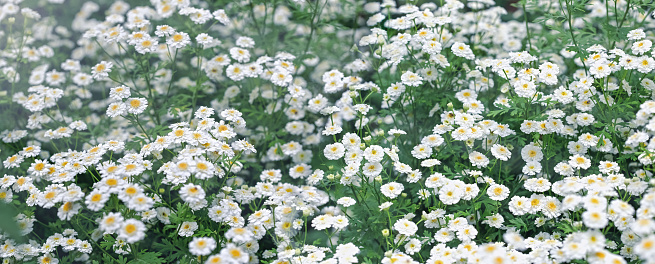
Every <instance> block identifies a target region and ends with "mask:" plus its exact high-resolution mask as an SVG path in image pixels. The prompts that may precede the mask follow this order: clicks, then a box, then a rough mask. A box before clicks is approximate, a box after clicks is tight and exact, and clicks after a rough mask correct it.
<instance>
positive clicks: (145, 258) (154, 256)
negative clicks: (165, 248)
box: [128, 250, 164, 264]
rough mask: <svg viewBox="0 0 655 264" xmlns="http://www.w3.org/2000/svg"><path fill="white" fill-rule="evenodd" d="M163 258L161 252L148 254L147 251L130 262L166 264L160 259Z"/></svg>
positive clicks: (134, 263) (133, 263)
mask: <svg viewBox="0 0 655 264" xmlns="http://www.w3.org/2000/svg"><path fill="white" fill-rule="evenodd" d="M159 256H161V253H160V252H146V251H145V250H143V251H141V253H139V254H138V255H137V257H136V259H133V260H132V261H130V262H128V263H130V264H137V263H144V264H145V263H148V264H161V263H164V260H163V259H162V258H160V257H159Z"/></svg>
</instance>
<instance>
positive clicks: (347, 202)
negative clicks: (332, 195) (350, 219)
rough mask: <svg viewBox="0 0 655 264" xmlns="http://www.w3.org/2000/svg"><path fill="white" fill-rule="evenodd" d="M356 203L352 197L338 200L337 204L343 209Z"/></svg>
mask: <svg viewBox="0 0 655 264" xmlns="http://www.w3.org/2000/svg"><path fill="white" fill-rule="evenodd" d="M355 203H356V201H355V199H353V198H350V197H341V198H339V200H337V204H339V205H341V206H343V207H349V206H351V205H353V204H355Z"/></svg>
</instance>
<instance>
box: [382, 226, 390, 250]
mask: <svg viewBox="0 0 655 264" xmlns="http://www.w3.org/2000/svg"><path fill="white" fill-rule="evenodd" d="M382 236H384V237H388V236H389V229H386V228H385V229H383V230H382ZM385 255H386V253H385Z"/></svg>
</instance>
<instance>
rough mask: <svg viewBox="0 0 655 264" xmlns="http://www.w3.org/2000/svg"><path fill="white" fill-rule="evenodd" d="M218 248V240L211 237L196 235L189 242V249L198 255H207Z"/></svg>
mask: <svg viewBox="0 0 655 264" xmlns="http://www.w3.org/2000/svg"><path fill="white" fill-rule="evenodd" d="M214 249H216V240H214V239H213V238H211V237H194V238H193V240H192V241H191V242H189V251H190V252H191V254H193V255H196V256H207V255H209V254H211V253H212V251H213V250H214Z"/></svg>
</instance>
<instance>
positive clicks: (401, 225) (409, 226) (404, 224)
mask: <svg viewBox="0 0 655 264" xmlns="http://www.w3.org/2000/svg"><path fill="white" fill-rule="evenodd" d="M393 229H395V230H396V231H398V233H400V234H401V235H405V236H413V235H414V234H415V233H416V231H418V227H417V226H416V224H415V223H414V222H412V221H410V220H407V219H404V218H403V219H400V220H398V221H396V223H395V224H394V225H393Z"/></svg>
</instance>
